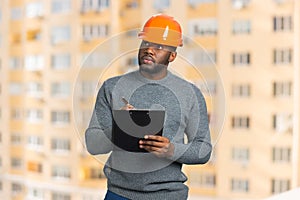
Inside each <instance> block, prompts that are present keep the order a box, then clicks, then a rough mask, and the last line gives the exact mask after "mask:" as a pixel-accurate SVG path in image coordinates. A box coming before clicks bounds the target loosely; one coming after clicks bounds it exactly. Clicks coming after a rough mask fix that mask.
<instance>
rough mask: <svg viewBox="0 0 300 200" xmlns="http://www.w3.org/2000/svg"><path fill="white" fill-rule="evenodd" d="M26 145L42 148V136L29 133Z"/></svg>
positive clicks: (32, 147) (37, 148)
mask: <svg viewBox="0 0 300 200" xmlns="http://www.w3.org/2000/svg"><path fill="white" fill-rule="evenodd" d="M27 147H28V148H30V149H33V150H38V151H40V150H42V148H43V138H42V137H40V136H37V135H30V136H28V138H27Z"/></svg>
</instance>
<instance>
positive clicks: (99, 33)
mask: <svg viewBox="0 0 300 200" xmlns="http://www.w3.org/2000/svg"><path fill="white" fill-rule="evenodd" d="M107 35H108V25H107V24H96V25H87V24H84V25H83V26H82V38H83V40H84V41H90V40H92V39H98V38H103V37H107Z"/></svg>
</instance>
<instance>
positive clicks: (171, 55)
mask: <svg viewBox="0 0 300 200" xmlns="http://www.w3.org/2000/svg"><path fill="white" fill-rule="evenodd" d="M176 56H177V52H171V54H170V56H169V62H173V61H174V60H175V58H176Z"/></svg>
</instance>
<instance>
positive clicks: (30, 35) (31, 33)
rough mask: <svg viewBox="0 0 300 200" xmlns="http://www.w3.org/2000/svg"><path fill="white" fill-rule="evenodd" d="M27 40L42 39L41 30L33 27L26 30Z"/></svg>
mask: <svg viewBox="0 0 300 200" xmlns="http://www.w3.org/2000/svg"><path fill="white" fill-rule="evenodd" d="M26 39H27V41H37V40H40V39H41V30H39V29H32V30H28V31H27V32H26Z"/></svg>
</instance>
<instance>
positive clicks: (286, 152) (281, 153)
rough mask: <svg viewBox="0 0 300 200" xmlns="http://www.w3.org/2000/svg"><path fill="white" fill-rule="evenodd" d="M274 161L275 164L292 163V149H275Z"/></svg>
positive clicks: (273, 151) (273, 153)
mask: <svg viewBox="0 0 300 200" xmlns="http://www.w3.org/2000/svg"><path fill="white" fill-rule="evenodd" d="M272 161H273V162H275V163H280V162H286V163H288V162H290V161H291V148H289V147H273V149H272Z"/></svg>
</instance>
